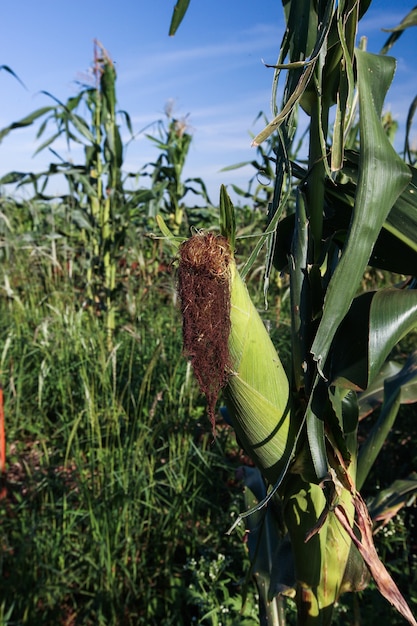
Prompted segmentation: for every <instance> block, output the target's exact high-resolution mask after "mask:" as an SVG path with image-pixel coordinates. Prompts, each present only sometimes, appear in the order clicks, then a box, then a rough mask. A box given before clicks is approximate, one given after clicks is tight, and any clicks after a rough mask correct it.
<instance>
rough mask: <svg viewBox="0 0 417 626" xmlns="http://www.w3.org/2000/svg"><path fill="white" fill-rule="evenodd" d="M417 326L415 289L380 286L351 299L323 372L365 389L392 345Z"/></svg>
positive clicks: (329, 376) (337, 381)
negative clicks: (384, 287)
mask: <svg viewBox="0 0 417 626" xmlns="http://www.w3.org/2000/svg"><path fill="white" fill-rule="evenodd" d="M414 327H417V290H415V289H394V288H391V289H382V290H380V291H376V292H367V293H365V294H362V295H361V296H358V297H357V298H355V299H354V301H353V302H352V305H351V307H350V309H349V312H348V314H347V315H346V317H345V318H344V320H343V321H342V323H341V325H340V328H339V330H338V332H337V333H336V336H335V338H334V341H333V348H332V359H331V365H330V368H329V370H328V371H327V370H326V375H327V376H328V378H329V379H330V380H331V381H332V383H333V384H338V385H341V386H344V387H348V388H349V387H350V388H352V389H357V390H363V389H366V388H367V387H368V386H369V385H370V384H372V382H373V380H374V379H375V378H376V377H377V375H378V373H379V371H380V370H381V368H382V365H383V363H384V361H385V359H386V358H387V356H388V354H389V352H390V351H391V350H392V348H393V347H394V346H395V345H396V344H397V343H398V341H400V340H401V339H402V338H403V337H404V336H405V335H406V334H407V333H408V332H409V331H411V330H412V329H413V328H414Z"/></svg>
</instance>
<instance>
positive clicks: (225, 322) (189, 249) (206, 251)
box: [178, 233, 232, 428]
mask: <svg viewBox="0 0 417 626" xmlns="http://www.w3.org/2000/svg"><path fill="white" fill-rule="evenodd" d="M231 258H232V252H231V249H230V245H229V242H228V241H227V239H226V238H225V237H223V236H221V235H214V234H213V233H205V234H200V233H199V234H196V235H193V237H191V238H190V239H188V240H187V241H184V243H182V244H181V246H180V249H179V270H178V292H179V296H180V301H181V313H182V319H183V343H184V354H185V356H186V357H187V358H189V359H190V361H191V364H192V366H193V370H194V373H195V376H196V378H197V380H198V383H199V385H200V389H201V391H202V392H203V393H204V394H205V396H206V398H207V411H208V415H209V418H210V421H211V424H212V426H213V428H214V425H215V406H216V401H217V398H218V395H219V393H220V391H221V389H222V388H223V387H225V386H226V384H227V382H228V378H229V374H228V372H230V353H229V335H230V328H231V324H230V271H229V264H230V260H231Z"/></svg>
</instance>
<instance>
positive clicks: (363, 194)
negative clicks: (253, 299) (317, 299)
mask: <svg viewBox="0 0 417 626" xmlns="http://www.w3.org/2000/svg"><path fill="white" fill-rule="evenodd" d="M356 59H357V68H358V88H359V103H360V132H361V156H360V166H359V180H358V188H357V193H356V198H355V207H354V213H353V219H352V223H351V225H350V229H349V233H348V240H347V243H346V246H345V248H344V250H343V254H342V257H341V259H340V262H339V264H338V266H337V268H336V270H335V272H334V274H333V276H332V279H331V281H330V283H329V287H328V290H327V294H326V300H325V303H324V309H323V317H322V319H321V322H320V326H319V328H318V331H317V334H316V337H315V340H314V342H313V345H312V353H313V355H314V358H315V360H316V361H317V362H318V367H319V370H321V371H322V367H323V364H324V362H325V359H326V357H327V355H328V353H329V350H330V346H331V342H332V340H333V337H334V335H335V333H336V331H337V328H338V326H339V325H340V323H341V321H342V319H343V318H344V316H345V315H346V313H347V312H348V310H349V307H350V304H351V302H352V300H353V298H354V296H355V292H356V290H357V288H358V285H359V283H360V280H361V278H362V275H363V271H364V269H365V267H366V265H367V263H368V261H369V258H370V256H371V253H372V248H373V245H374V242H375V240H376V239H377V237H378V234H379V232H380V230H381V228H382V226H383V224H384V222H385V220H386V218H387V216H388V214H389V212H390V210H391V208H392V206H393V205H394V203H395V201H396V200H397V198H398V196H399V195H400V193H401V192H402V191H403V190H404V189H405V187H406V186H407V184H408V183H409V180H410V178H411V175H410V173H409V170H408V167H407V166H406V165H405V164H404V162H403V161H402V160H401V159H400V157H399V156H398V155H397V154H396V152H395V150H394V148H393V147H392V145H391V144H390V142H389V140H388V138H387V136H386V134H385V132H384V128H383V126H382V123H381V112H382V105H383V102H384V98H385V95H386V92H387V90H388V87H389V85H390V84H391V81H392V78H393V75H394V68H395V61H394V59H391V58H389V57H380V56H376V55H372V54H369V53H367V52H363V51H360V50H357V51H356Z"/></svg>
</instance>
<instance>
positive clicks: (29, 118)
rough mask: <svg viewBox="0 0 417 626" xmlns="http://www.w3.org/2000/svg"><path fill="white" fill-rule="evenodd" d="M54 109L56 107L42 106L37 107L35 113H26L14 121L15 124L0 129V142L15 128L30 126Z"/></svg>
mask: <svg viewBox="0 0 417 626" xmlns="http://www.w3.org/2000/svg"><path fill="white" fill-rule="evenodd" d="M53 109H54V107H42V108H40V109H36V111H33V113H31V114H30V115H26V116H25V117H22V119H21V120H19V121H18V122H13V124H10V126H6V127H5V128H3V129H2V130H0V143H1V142H2V141H3V139H4V138H5V137H6V136H7V135H8V134H9V133H10V132H11V131H12V130H14V129H15V128H24V127H26V126H30V125H31V124H33V122H35V121H36V120H37V119H38V118H40V117H42V116H43V115H45V114H46V113H49V112H50V111H52V110H53Z"/></svg>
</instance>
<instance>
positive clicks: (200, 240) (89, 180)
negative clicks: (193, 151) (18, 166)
mask: <svg viewBox="0 0 417 626" xmlns="http://www.w3.org/2000/svg"><path fill="white" fill-rule="evenodd" d="M369 5H370V0H363V1H361V2H357V1H355V0H346V1H344V2H337V3H336V2H335V1H334V0H323V1H322V2H317V3H316V2H314V3H313V2H310V1H307V0H302V1H301V2H300V1H299V0H298V1H296V0H290V1H287V2H285V3H283V10H284V14H285V19H286V24H287V28H286V30H285V33H284V34H283V39H282V41H281V42H277V63H276V65H275V66H274V67H273V68H272V69H273V81H272V103H273V105H272V106H273V110H272V115H271V116H265V115H264V114H263V113H261V114H259V119H262V120H264V122H265V125H264V129H263V130H262V131H261V132H260V133H259V134H258V135H257V136H256V137H254V138H253V146H254V150H255V151H256V158H255V159H254V160H253V161H252V165H253V167H254V170H255V173H254V176H253V178H250V179H249V180H248V190H247V191H246V190H240V191H241V193H240V194H239V190H237V191H238V198H239V197H241V198H242V201H240V200H239V199H238V200H237V202H235V206H234V205H233V203H232V201H231V199H230V196H229V193H228V190H227V186H226V185H224V186H222V187H221V189H220V190H219V200H218V203H217V201H216V203H212V200H211V199H210V198H209V195H208V193H207V187H206V185H205V183H204V181H203V179H201V178H194V179H185V178H184V165H185V163H186V161H187V158H188V157H189V150H190V146H191V145H192V140H193V135H192V132H191V129H190V128H189V127H188V126H187V123H186V120H178V119H176V118H175V117H174V115H173V112H172V110H171V109H170V107H169V106H167V107H166V109H165V117H164V119H162V120H160V121H159V122H157V123H156V124H155V128H156V133H153V134H148V136H147V140H148V141H149V142H151V143H152V144H153V145H154V146H155V147H156V148H157V150H158V158H156V159H155V161H153V162H152V163H146V164H143V165H141V167H140V170H139V171H138V172H126V171H125V165H124V164H125V151H126V145H125V144H124V142H123V140H122V127H123V131H124V132H127V134H128V135H129V136H130V137H131V138H133V137H134V135H135V129H134V128H133V124H132V119H131V116H130V115H129V113H128V112H126V111H124V110H120V109H119V105H118V102H117V74H116V68H115V65H114V63H113V61H112V59H111V58H110V56H109V54H108V53H107V51H106V49H105V48H104V46H103V45H102V44H101V43H99V42H98V41H96V42H95V44H94V55H93V61H92V75H93V77H94V84H89V85H81V86H80V89H79V92H78V93H77V95H75V96H72V97H71V98H70V99H69V100H68V101H66V102H60V101H59V100H57V99H56V98H55V97H54V96H52V95H51V96H50V98H51V104H50V106H47V107H42V108H41V109H37V110H35V111H33V112H32V113H29V114H28V115H27V116H25V117H24V118H23V119H20V120H18V121H14V122H12V123H11V124H10V125H9V126H7V127H5V128H3V129H2V130H0V141H1V140H2V139H3V138H4V137H6V136H7V135H9V134H12V133H13V132H15V130H16V129H19V128H23V127H26V126H30V125H34V126H35V127H37V128H38V131H37V136H38V140H39V142H40V145H39V147H38V151H42V150H46V149H50V150H51V153H52V154H54V155H56V154H57V153H56V151H55V149H54V146H55V144H56V142H57V141H58V140H60V139H62V138H64V139H65V140H66V141H68V142H74V143H76V144H77V145H79V146H81V147H82V148H83V155H84V161H83V162H80V163H70V162H66V161H63V160H58V161H57V162H52V163H51V164H50V166H49V168H48V169H47V170H45V171H42V172H17V171H12V172H5V173H1V176H0V242H1V246H0V272H1V274H0V285H1V291H0V307H1V311H0V315H1V322H2V323H1V329H0V382H1V386H0V479H1V485H0V511H1V519H2V524H1V527H0V528H1V530H0V538H1V552H0V554H1V560H0V563H1V580H2V585H1V586H0V623H1V624H5V625H10V626H12V625H17V624H19V625H20V624H22V625H23V624H29V625H32V624H33V625H35V624H36V625H38V624H45V625H49V624H51V625H52V624H54V626H56V625H57V624H62V625H67V626H69V625H75V624H77V625H78V624H80V625H81V624H83V625H89V624H103V625H104V624H106V625H109V624H114V625H119V624H120V625H124V624H126V625H127V624H132V625H133V624H135V625H136V624H147V625H148V624H151V625H155V626H161V625H162V626H169V625H171V624H172V625H174V624H175V625H176V626H177V625H180V626H181V625H184V626H188V625H191V624H202V625H206V624H207V625H209V626H222V625H223V626H234V625H236V624H239V625H243V626H251V625H253V626H255V625H257V624H259V625H260V626H266V625H268V626H271V625H272V626H286V625H288V626H330V625H331V624H334V625H336V626H347V625H352V626H353V625H354V626H359V625H363V626H367V625H370V624H374V623H376V622H377V621H378V620H379V621H380V622H381V623H386V622H387V621H389V623H390V624H394V625H396V624H403V623H409V624H412V625H416V624H417V621H416V616H417V594H416V589H417V544H416V528H417V514H416V494H417V474H416V472H417V454H416V445H415V444H416V440H417V426H416V424H417V422H416V419H415V418H416V415H417V413H416V406H417V405H416V401H417V350H416V339H417V270H416V268H417V200H416V198H417V195H416V186H417V174H416V168H415V163H416V154H415V151H414V150H413V148H412V146H411V144H410V138H409V133H410V129H411V125H412V121H413V115H414V111H415V99H414V100H413V97H414V94H411V95H410V111H409V119H408V124H407V129H406V141H405V149H404V153H403V154H399V153H398V152H396V150H395V149H394V147H393V143H392V140H393V135H394V134H395V128H393V124H392V119H391V118H390V116H389V115H386V114H385V113H384V101H385V97H386V93H387V90H388V88H389V85H390V84H391V81H392V78H393V75H394V72H395V59H394V57H393V56H391V54H392V52H393V51H392V50H391V49H392V48H393V46H394V44H395V41H396V40H397V39H398V37H399V36H403V37H409V36H412V34H410V31H409V27H411V26H414V25H416V24H417V12H416V10H415V9H414V10H412V11H411V12H410V13H409V14H407V15H405V16H404V20H403V22H401V24H400V25H399V26H398V27H397V28H396V29H395V30H393V32H392V33H391V35H389V36H388V38H387V42H386V45H385V46H384V48H383V49H382V50H381V52H380V54H378V55H376V54H371V53H369V52H367V51H366V45H365V42H363V41H359V42H358V41H357V29H358V23H359V22H360V20H361V19H362V18H363V16H364V15H365V14H366V11H367V9H368V8H369ZM188 6H189V0H178V2H177V4H176V6H175V9H174V12H173V16H172V22H171V27H170V31H169V34H170V35H175V36H176V37H181V22H182V19H183V18H184V16H185V15H186V12H187V9H188ZM300 16H302V18H303V19H300ZM394 50H395V48H394ZM388 53H389V54H388ZM1 69H2V70H4V71H5V73H6V74H9V77H10V78H11V79H13V80H14V79H16V78H17V79H18V77H17V76H16V74H15V73H14V72H13V70H12V69H11V68H10V67H9V66H1ZM282 86H283V89H282ZM278 87H280V89H278ZM278 93H282V94H283V96H282V100H280V99H279V97H278ZM301 116H304V117H305V118H307V119H308V132H307V134H306V135H305V137H304V140H303V141H304V148H305V153H306V154H307V158H306V159H304V158H301V157H300V156H299V155H300V146H299V143H298V139H296V132H297V128H298V126H299V123H300V118H301ZM242 130H245V129H242ZM0 149H1V146H0ZM227 165H228V164H225V168H224V174H225V177H227V172H228V170H230V169H232V168H233V167H234V166H230V164H229V166H227ZM260 173H263V174H264V175H265V177H266V180H268V184H261V183H259V174H260ZM57 177H59V180H60V181H61V182H62V189H63V191H62V193H61V194H60V195H58V196H57V195H54V196H53V197H51V196H49V195H48V185H49V183H50V182H51V180H54V179H55V178H57ZM132 180H134V181H135V184H132ZM21 190H24V191H25V199H24V200H22V199H21V196H20V195H19V192H20V191H21ZM190 192H192V193H193V195H194V196H197V200H198V201H197V203H196V204H195V205H194V206H193V205H192V204H191V202H190V195H189V194H190Z"/></svg>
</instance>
